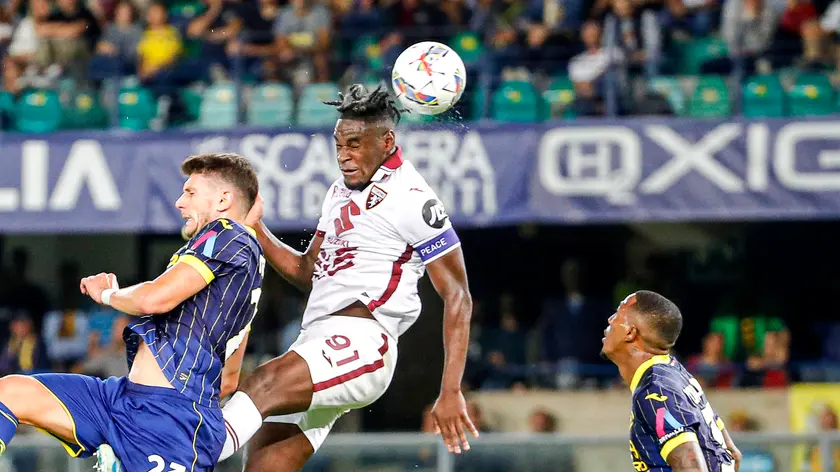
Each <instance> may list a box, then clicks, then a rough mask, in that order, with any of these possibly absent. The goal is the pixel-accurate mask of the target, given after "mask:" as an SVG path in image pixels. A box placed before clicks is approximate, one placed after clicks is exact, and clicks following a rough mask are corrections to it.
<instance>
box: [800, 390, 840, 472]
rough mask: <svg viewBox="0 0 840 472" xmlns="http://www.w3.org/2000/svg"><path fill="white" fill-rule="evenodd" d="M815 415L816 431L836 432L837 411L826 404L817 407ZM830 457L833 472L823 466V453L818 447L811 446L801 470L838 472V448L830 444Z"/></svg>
mask: <svg viewBox="0 0 840 472" xmlns="http://www.w3.org/2000/svg"><path fill="white" fill-rule="evenodd" d="M815 413H816V414H817V424H816V425H815V426H816V429H817V431H828V432H832V433H834V432H837V430H838V428H839V427H840V424H838V418H837V411H835V410H834V408H832V407H831V405H828V404H821V405H819V406H818V407H817V410H816V412H815ZM831 456H832V462H834V470H833V471H829V470H826V467H825V466H824V464H823V452H822V448H821V447H820V445H812V446H810V448H809V450H808V454H807V456H806V458H805V461H806V462H805V463H804V464H802V469H801V470H804V471H807V472H838V471H840V447H838V446H837V445H836V443H831Z"/></svg>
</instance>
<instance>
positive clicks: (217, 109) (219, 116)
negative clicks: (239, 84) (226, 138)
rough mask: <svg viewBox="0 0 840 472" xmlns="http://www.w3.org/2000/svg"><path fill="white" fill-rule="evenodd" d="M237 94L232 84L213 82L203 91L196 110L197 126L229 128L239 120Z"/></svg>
mask: <svg viewBox="0 0 840 472" xmlns="http://www.w3.org/2000/svg"><path fill="white" fill-rule="evenodd" d="M238 102H239V96H238V95H237V93H236V86H235V85H233V84H215V85H212V86H210V87H208V88H207V90H205V91H204V96H203V97H202V99H201V107H200V108H199V112H198V123H197V124H198V126H199V127H200V128H206V129H220V128H230V127H232V126H236V124H237V123H238V121H239V103H238Z"/></svg>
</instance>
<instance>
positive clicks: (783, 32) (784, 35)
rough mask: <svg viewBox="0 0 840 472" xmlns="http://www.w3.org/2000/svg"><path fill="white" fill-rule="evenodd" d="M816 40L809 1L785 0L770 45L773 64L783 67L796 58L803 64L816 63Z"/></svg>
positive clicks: (814, 17)
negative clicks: (802, 61) (800, 59)
mask: <svg viewBox="0 0 840 472" xmlns="http://www.w3.org/2000/svg"><path fill="white" fill-rule="evenodd" d="M820 37H821V31H820V24H819V17H818V13H817V8H816V6H814V4H813V3H812V2H811V1H810V0H787V3H786V4H785V9H784V11H783V12H782V15H781V17H780V19H779V27H778V29H777V30H776V34H775V36H774V37H773V42H772V44H771V46H770V54H771V55H772V62H773V65H774V66H777V67H780V66H787V65H790V64H791V63H793V62H794V61H795V60H796V59H797V58H800V57H802V59H803V60H804V62H805V63H806V64H810V63H815V62H819V55H820V48H819V40H820ZM803 56H804V57H803Z"/></svg>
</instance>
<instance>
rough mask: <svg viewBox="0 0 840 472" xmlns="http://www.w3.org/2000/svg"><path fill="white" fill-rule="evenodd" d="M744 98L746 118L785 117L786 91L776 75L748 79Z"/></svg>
mask: <svg viewBox="0 0 840 472" xmlns="http://www.w3.org/2000/svg"><path fill="white" fill-rule="evenodd" d="M742 96H743V102H742V103H743V105H742V107H743V112H744V116H746V117H776V116H785V90H784V88H782V82H781V81H780V80H779V77H778V76H776V75H754V76H752V77H749V78H747V80H746V83H744V87H743V94H742Z"/></svg>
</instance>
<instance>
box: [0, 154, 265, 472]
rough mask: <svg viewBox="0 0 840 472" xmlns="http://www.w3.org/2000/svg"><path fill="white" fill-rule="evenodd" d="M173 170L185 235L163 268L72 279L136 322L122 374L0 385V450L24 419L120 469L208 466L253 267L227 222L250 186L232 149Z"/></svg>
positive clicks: (254, 253) (251, 298)
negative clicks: (137, 280)
mask: <svg viewBox="0 0 840 472" xmlns="http://www.w3.org/2000/svg"><path fill="white" fill-rule="evenodd" d="M181 169H182V171H183V172H184V173H185V174H186V175H187V176H188V180H187V181H186V183H185V184H184V189H183V194H182V195H181V197H180V198H179V199H178V201H177V202H176V207H177V208H178V210H179V211H180V212H181V214H182V216H183V217H184V218H185V220H186V224H185V233H186V234H187V236H189V237H190V240H189V241H188V243H187V244H186V245H185V246H184V247H183V248H181V249H180V250H178V252H177V253H176V254H175V255H173V256H172V259H171V262H170V264H169V267H168V268H167V270H166V271H165V272H164V273H163V274H161V275H160V276H159V277H157V278H156V279H155V280H153V281H150V282H144V283H141V284H138V285H134V286H131V287H127V288H122V289H120V288H119V287H118V285H117V281H116V277H115V276H114V275H113V274H99V275H96V276H92V277H87V278H85V279H83V280H82V282H81V291H82V292H83V293H85V294H87V295H89V296H90V297H91V298H92V299H93V300H94V301H96V302H97V303H102V304H105V305H110V306H112V307H114V308H115V309H117V310H119V311H121V312H123V313H127V314H129V315H134V316H136V318H134V320H133V323H131V324H130V325H129V326H128V327H127V328H126V329H125V331H124V334H123V337H124V339H125V341H126V345H127V357H128V364H129V371H130V372H129V374H128V377H124V378H113V377H112V378H109V379H107V380H100V379H97V378H94V377H88V376H82V375H70V374H45V375H34V376H19V375H12V376H8V377H4V378H3V379H0V453H2V451H3V450H5V448H6V446H7V445H8V444H9V442H10V441H11V439H12V437H13V436H14V434H15V430H16V428H17V426H18V424H19V423H24V424H30V425H33V426H36V427H38V428H40V429H42V430H44V431H46V432H48V433H49V434H51V435H52V436H54V437H56V438H57V439H58V440H60V441H61V442H62V443H63V444H64V446H65V448H66V449H67V451H68V452H69V453H70V454H71V455H72V456H75V457H87V456H90V455H91V454H92V453H93V452H94V451H96V449H97V448H98V447H99V446H100V445H109V446H110V448H109V451H113V452H114V453H115V455H116V456H117V458H118V459H119V460H120V461H121V462H122V465H123V467H124V470H126V471H129V472H147V471H167V472H168V471H182V472H183V471H191V472H198V471H212V470H213V468H214V466H215V463H216V462H217V460H218V457H219V455H220V453H221V450H222V445H223V444H224V440H225V426H224V422H223V419H222V412H221V409H220V407H219V398H220V397H222V396H225V395H227V394H229V393H232V392H233V390H235V388H236V386H237V384H238V377H239V369H240V367H241V362H242V353H243V352H244V350H245V343H246V342H247V337H248V332H249V329H250V324H251V321H252V319H253V317H254V315H255V313H256V304H257V301H258V300H259V294H260V284H261V283H262V273H263V269H264V265H265V264H264V259H263V256H262V249H261V248H260V245H259V243H258V242H257V240H256V239H255V237H254V235H253V231H252V230H250V229H249V228H246V227H245V226H242V225H241V224H239V223H237V221H239V220H241V219H243V218H244V217H245V216H246V215H247V213H248V211H249V209H250V208H251V206H252V205H253V203H254V200H255V198H256V196H257V191H258V184H257V177H256V174H255V172H254V169H253V168H252V167H251V165H250V164H249V163H248V161H247V160H245V159H244V158H242V157H240V156H238V155H235V154H207V155H202V156H193V157H190V158H188V159H187V160H185V161H184V163H183V164H182V166H181Z"/></svg>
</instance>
